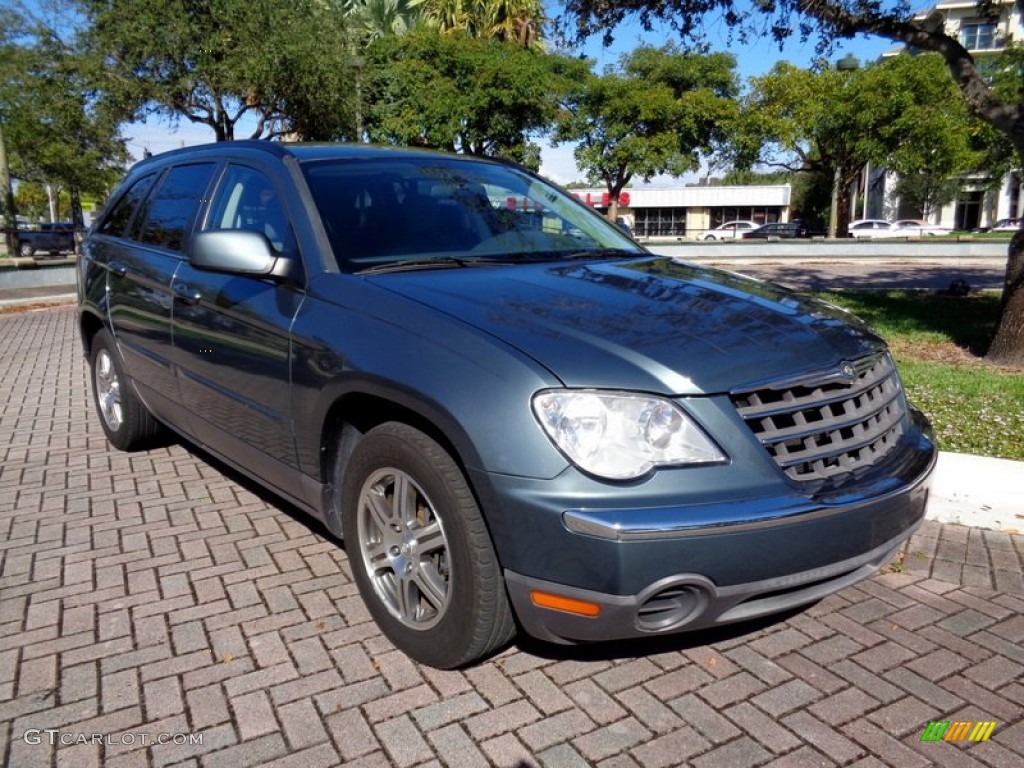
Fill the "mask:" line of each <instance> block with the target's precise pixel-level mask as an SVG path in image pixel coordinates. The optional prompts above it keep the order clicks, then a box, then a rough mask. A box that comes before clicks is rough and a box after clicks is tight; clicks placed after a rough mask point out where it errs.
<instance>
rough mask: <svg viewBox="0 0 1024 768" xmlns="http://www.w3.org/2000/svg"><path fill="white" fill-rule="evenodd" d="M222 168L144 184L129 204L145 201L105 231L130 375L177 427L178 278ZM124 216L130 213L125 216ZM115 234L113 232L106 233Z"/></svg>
mask: <svg viewBox="0 0 1024 768" xmlns="http://www.w3.org/2000/svg"><path fill="white" fill-rule="evenodd" d="M215 169H216V163H215V162H200V163H191V164H187V165H180V166H174V167H171V168H169V169H167V170H166V171H164V172H163V173H162V174H161V175H159V176H158V177H157V176H155V175H154V178H152V179H148V177H147V179H148V180H147V179H142V180H140V182H137V184H136V185H135V186H133V187H132V188H131V189H129V190H128V192H127V193H126V195H125V198H123V199H124V200H126V201H128V200H129V199H130V198H134V199H135V200H136V201H138V199H139V198H142V197H143V196H145V195H146V193H147V192H149V184H150V183H152V192H149V194H148V197H145V198H144V200H145V202H144V203H142V204H141V205H139V207H138V210H137V211H135V212H129V211H127V210H126V211H125V213H131V215H130V216H129V220H128V221H120V219H119V218H118V217H119V213H118V211H117V209H116V208H115V209H114V210H112V212H111V215H110V217H108V218H107V220H106V221H105V222H104V224H103V226H101V227H100V229H99V234H101V235H104V234H109V235H117V236H116V237H114V236H112V237H110V238H106V237H101V238H98V241H99V242H101V243H102V245H100V246H99V248H100V249H101V250H102V252H103V261H104V262H105V264H106V266H107V269H108V278H107V280H108V286H109V292H108V295H109V297H110V303H109V315H110V324H111V327H112V328H113V331H114V338H115V339H116V340H117V344H118V349H119V351H120V354H121V358H122V360H123V361H124V364H125V367H126V371H127V373H128V375H129V376H130V377H131V378H132V379H133V380H134V382H135V385H136V389H137V391H138V393H139V396H140V397H141V398H142V400H143V402H145V404H146V405H147V407H148V408H149V409H150V410H151V411H152V412H153V413H154V414H155V415H156V416H158V417H163V418H164V419H165V420H169V421H171V422H174V421H175V419H174V416H173V414H174V413H175V412H176V411H177V410H178V408H177V401H178V383H177V377H176V375H175V373H174V371H173V369H172V365H171V306H172V298H171V280H172V278H173V276H174V273H175V272H176V271H177V269H178V267H179V266H180V265H181V263H182V258H183V256H182V253H181V246H182V243H183V242H184V241H185V239H186V238H187V237H188V236H189V235H190V233H191V231H192V228H193V226H194V225H195V219H196V215H197V213H198V212H199V210H200V208H201V206H202V203H203V201H204V200H205V199H207V190H208V188H209V185H210V182H211V181H212V179H213V175H214V170H215ZM122 217H123V214H122ZM108 225H109V228H110V231H107V230H105V229H104V227H108Z"/></svg>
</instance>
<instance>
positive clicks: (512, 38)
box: [424, 0, 545, 51]
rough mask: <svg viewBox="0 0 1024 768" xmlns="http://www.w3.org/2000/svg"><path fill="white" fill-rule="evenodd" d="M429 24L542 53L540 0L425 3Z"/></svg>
mask: <svg viewBox="0 0 1024 768" xmlns="http://www.w3.org/2000/svg"><path fill="white" fill-rule="evenodd" d="M424 15H425V17H426V19H427V23H428V24H429V25H430V26H432V27H433V28H435V29H437V30H438V31H440V32H442V33H444V34H450V33H452V32H462V33H465V34H468V35H470V36H471V37H483V38H494V39H496V40H501V41H502V42H513V43H518V44H519V45H521V46H523V47H524V48H531V49H533V50H536V51H541V50H543V47H544V44H543V39H544V34H543V31H544V21H545V16H544V5H543V3H542V1H541V0H424Z"/></svg>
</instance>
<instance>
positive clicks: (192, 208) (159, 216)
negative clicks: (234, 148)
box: [139, 163, 216, 251]
mask: <svg viewBox="0 0 1024 768" xmlns="http://www.w3.org/2000/svg"><path fill="white" fill-rule="evenodd" d="M215 167H216V166H215V164H214V163H197V164H195V165H181V166H178V167H176V168H172V169H171V170H170V172H168V174H167V176H165V177H164V180H163V183H162V184H161V185H160V188H159V189H158V190H157V191H156V194H155V195H154V196H153V197H152V198H151V199H150V202H149V205H148V210H147V215H146V223H145V224H144V225H143V227H142V232H141V234H140V236H139V239H140V240H141V241H142V242H144V243H151V244H153V245H160V246H163V247H164V248H170V249H171V250H175V251H176V250H180V248H181V244H182V242H183V241H184V239H185V234H186V232H188V230H189V229H190V228H191V226H192V222H193V220H194V219H195V216H196V211H198V210H199V204H200V203H201V202H202V197H203V195H205V194H206V190H207V187H208V186H209V184H210V177H211V176H213V169H214V168H215Z"/></svg>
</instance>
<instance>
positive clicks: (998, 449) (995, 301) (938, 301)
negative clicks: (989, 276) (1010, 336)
mask: <svg viewBox="0 0 1024 768" xmlns="http://www.w3.org/2000/svg"><path fill="white" fill-rule="evenodd" d="M816 295H817V296H819V297H820V298H823V299H825V300H826V301H829V302H832V303H833V304H837V305H839V306H841V307H843V308H845V309H848V310H850V311H851V312H853V313H854V314H855V315H857V316H858V317H860V318H861V319H862V320H864V321H865V322H866V323H867V324H868V325H870V326H871V327H872V328H874V329H875V331H876V332H877V333H879V334H880V335H881V336H882V337H884V338H885V339H886V341H888V343H889V345H890V347H891V348H892V351H893V355H894V357H895V358H896V362H897V363H898V365H899V369H900V375H901V376H902V378H903V384H904V386H905V387H906V390H907V394H908V396H909V398H910V400H911V402H912V403H913V404H914V405H915V406H917V407H918V408H920V409H921V410H922V411H924V412H925V413H926V414H928V418H929V419H931V422H932V424H933V425H934V427H935V434H936V436H937V437H938V441H939V447H940V448H941V449H942V450H944V451H955V452H957V453H974V454H978V455H982V456H998V457H1001V458H1006V459H1018V460H1024V371H1020V370H1017V371H1012V370H1005V369H1000V368H996V367H994V366H991V365H989V364H987V363H985V361H984V360H983V359H982V358H981V355H982V354H983V353H984V350H985V346H986V345H987V343H988V339H989V336H990V334H991V332H992V329H993V327H994V324H995V318H996V314H997V312H998V309H999V296H998V294H996V293H992V292H986V293H983V294H980V295H974V296H967V297H953V296H942V295H937V294H935V293H931V292H929V291H841V292H827V293H818V294H816Z"/></svg>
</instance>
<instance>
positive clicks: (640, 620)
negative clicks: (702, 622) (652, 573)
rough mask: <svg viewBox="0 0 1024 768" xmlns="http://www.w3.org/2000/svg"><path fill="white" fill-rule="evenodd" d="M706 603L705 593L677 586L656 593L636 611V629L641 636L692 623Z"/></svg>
mask: <svg viewBox="0 0 1024 768" xmlns="http://www.w3.org/2000/svg"><path fill="white" fill-rule="evenodd" d="M708 603H709V595H708V592H707V590H706V589H703V588H702V587H701V586H698V585H695V584H678V585H672V586H667V587H664V588H662V589H659V590H658V591H657V592H655V593H654V594H653V595H651V596H650V597H648V598H647V599H646V600H644V601H643V602H642V603H641V604H640V605H639V607H638V608H637V613H636V626H637V628H638V629H640V630H643V631H644V632H664V631H666V630H671V629H676V628H677V627H680V626H682V625H683V624H687V623H689V622H691V621H693V620H695V619H696V618H697V617H698V616H700V615H701V614H702V613H704V610H705V609H706V608H707V606H708Z"/></svg>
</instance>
